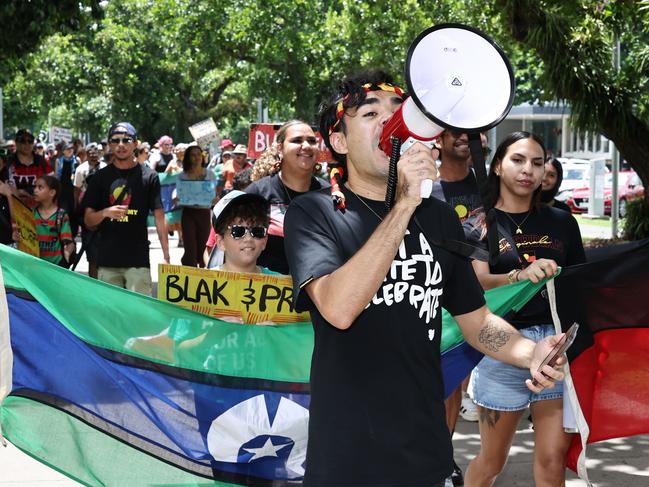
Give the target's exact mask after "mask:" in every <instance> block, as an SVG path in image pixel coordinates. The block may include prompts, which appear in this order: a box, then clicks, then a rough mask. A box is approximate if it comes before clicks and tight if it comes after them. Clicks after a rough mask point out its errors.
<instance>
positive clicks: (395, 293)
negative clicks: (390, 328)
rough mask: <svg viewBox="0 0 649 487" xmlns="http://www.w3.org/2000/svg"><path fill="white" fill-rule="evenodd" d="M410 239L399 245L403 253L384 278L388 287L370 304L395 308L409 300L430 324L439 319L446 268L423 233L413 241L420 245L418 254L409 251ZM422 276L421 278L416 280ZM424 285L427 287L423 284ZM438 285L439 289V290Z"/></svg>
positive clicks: (397, 257)
mask: <svg viewBox="0 0 649 487" xmlns="http://www.w3.org/2000/svg"><path fill="white" fill-rule="evenodd" d="M409 235H411V234H410V231H407V232H406V237H405V238H404V240H402V241H401V245H399V252H398V253H397V255H396V257H395V259H394V260H393V261H392V264H391V265H390V271H389V272H388V275H387V276H386V277H385V279H384V281H383V282H384V284H383V286H381V288H380V289H379V290H378V291H377V293H376V294H375V295H374V297H373V298H372V301H370V303H368V305H367V306H368V307H369V306H370V305H375V306H376V305H381V304H384V305H385V306H388V307H389V306H392V305H393V304H398V303H401V302H402V301H405V302H407V303H409V304H410V305H411V306H412V307H414V308H416V309H417V310H418V312H419V318H421V319H424V320H425V322H426V323H427V324H428V323H430V322H431V321H432V320H434V319H435V317H436V316H437V313H438V312H439V305H440V299H441V296H442V293H443V292H444V289H443V288H442V286H441V283H442V279H443V276H442V266H441V265H440V263H439V261H436V260H435V257H434V256H433V250H432V248H431V246H430V244H429V243H428V240H426V237H425V236H424V235H423V234H422V233H419V234H418V237H415V238H411V239H409V240H410V241H412V240H414V241H415V243H416V244H418V248H417V250H416V251H415V252H410V254H409V253H408V251H407V250H406V244H405V241H406V238H407V237H408V236H409ZM417 275H418V277H419V278H418V279H416V277H417ZM422 284H423V285H422ZM436 286H438V287H436Z"/></svg>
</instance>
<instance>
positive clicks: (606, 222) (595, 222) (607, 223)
mask: <svg viewBox="0 0 649 487" xmlns="http://www.w3.org/2000/svg"><path fill="white" fill-rule="evenodd" d="M572 216H574V217H575V219H576V220H577V223H579V224H580V225H592V226H594V227H606V228H611V218H610V217H608V216H607V217H606V218H605V219H601V220H600V219H591V218H584V217H583V215H575V214H574V213H573V214H572ZM622 226H624V220H622V219H619V220H618V227H619V228H622Z"/></svg>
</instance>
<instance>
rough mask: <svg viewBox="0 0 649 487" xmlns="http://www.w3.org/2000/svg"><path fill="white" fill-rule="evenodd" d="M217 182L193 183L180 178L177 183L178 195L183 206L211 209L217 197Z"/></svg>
mask: <svg viewBox="0 0 649 487" xmlns="http://www.w3.org/2000/svg"><path fill="white" fill-rule="evenodd" d="M215 185H216V181H210V180H202V181H192V180H188V179H182V178H178V180H177V181H176V194H177V195H178V201H179V204H180V205H181V206H197V207H201V208H209V207H210V206H212V201H213V200H214V197H215V196H216V193H215V190H214V186H215Z"/></svg>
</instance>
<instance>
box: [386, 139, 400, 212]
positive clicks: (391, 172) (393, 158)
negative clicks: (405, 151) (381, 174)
mask: <svg viewBox="0 0 649 487" xmlns="http://www.w3.org/2000/svg"><path fill="white" fill-rule="evenodd" d="M390 143H391V144H392V152H391V153H390V165H389V166H388V187H387V189H386V191H385V208H386V210H388V211H390V210H391V209H392V205H393V204H394V197H395V194H396V192H397V162H399V158H400V157H401V139H400V138H398V137H390Z"/></svg>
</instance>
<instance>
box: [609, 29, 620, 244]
mask: <svg viewBox="0 0 649 487" xmlns="http://www.w3.org/2000/svg"><path fill="white" fill-rule="evenodd" d="M613 63H614V65H615V69H616V70H617V72H619V71H620V39H616V40H615V49H613ZM611 143H612V144H613V141H611ZM612 156H613V161H612V165H613V167H612V168H611V170H612V172H613V174H612V178H611V180H612V181H611V184H612V188H611V237H613V238H615V237H617V235H618V215H619V212H620V205H619V202H618V187H617V185H618V173H619V172H620V151H618V150H617V146H616V145H615V144H613V151H612Z"/></svg>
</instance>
